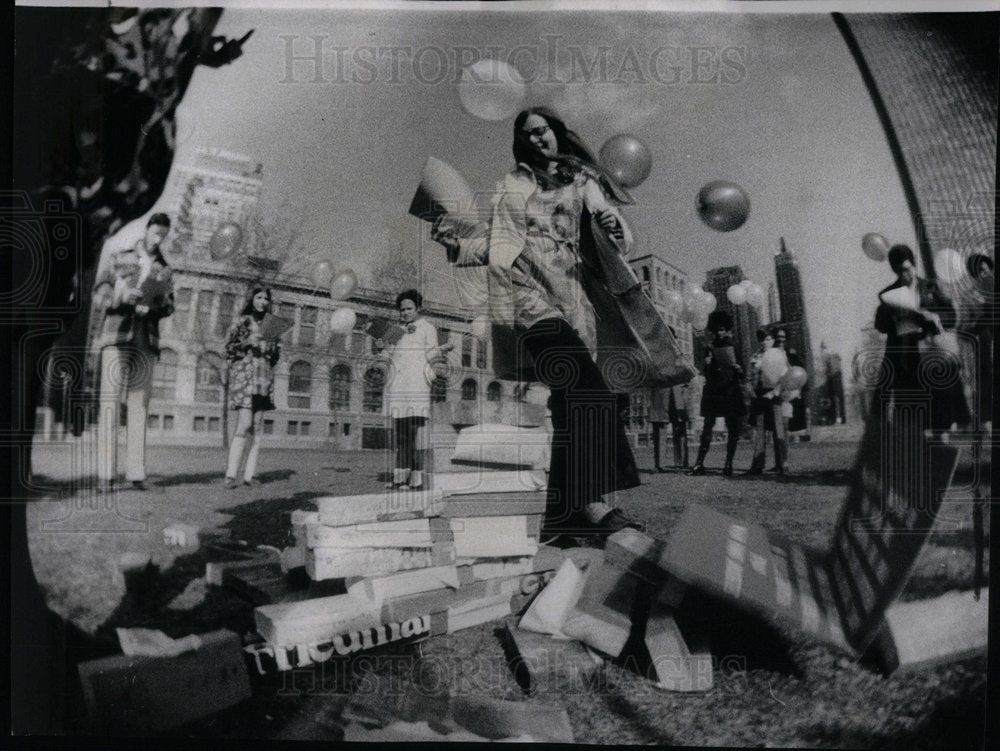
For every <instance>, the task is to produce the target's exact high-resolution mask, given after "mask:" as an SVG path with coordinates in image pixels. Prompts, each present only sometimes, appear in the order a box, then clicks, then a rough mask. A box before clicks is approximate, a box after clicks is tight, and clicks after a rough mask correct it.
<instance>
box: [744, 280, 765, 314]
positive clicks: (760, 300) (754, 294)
mask: <svg viewBox="0 0 1000 751" xmlns="http://www.w3.org/2000/svg"><path fill="white" fill-rule="evenodd" d="M744 289H745V290H746V295H747V302H748V303H750V304H751V305H753V306H754V307H755V308H757V307H760V306H761V305H763V304H764V290H763V289H761V287H760V285H759V284H757V283H756V282H750V283H749V284H747V285H746V286H745V287H744Z"/></svg>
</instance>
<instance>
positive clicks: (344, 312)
mask: <svg viewBox="0 0 1000 751" xmlns="http://www.w3.org/2000/svg"><path fill="white" fill-rule="evenodd" d="M357 320H358V317H357V316H356V315H355V314H354V311H353V310H351V309H350V308H338V309H337V310H335V311H333V313H332V314H331V316H330V331H332V332H333V333H335V334H346V333H348V332H350V331H351V330H352V329H353V328H354V324H355V323H357Z"/></svg>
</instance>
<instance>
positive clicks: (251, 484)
mask: <svg viewBox="0 0 1000 751" xmlns="http://www.w3.org/2000/svg"><path fill="white" fill-rule="evenodd" d="M243 484H244V485H246V486H247V487H248V488H253V487H257V486H258V485H260V480H258V479H257V478H256V477H251V478H250V479H249V480H244V481H243Z"/></svg>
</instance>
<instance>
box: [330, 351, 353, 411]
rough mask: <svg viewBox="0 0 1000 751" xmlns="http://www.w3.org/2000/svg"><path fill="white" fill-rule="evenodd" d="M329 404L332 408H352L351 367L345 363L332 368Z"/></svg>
mask: <svg viewBox="0 0 1000 751" xmlns="http://www.w3.org/2000/svg"><path fill="white" fill-rule="evenodd" d="M327 406H328V407H329V408H330V409H331V410H337V409H350V408H351V368H350V367H349V366H347V365H344V364H343V363H340V364H339V365H334V366H333V367H332V368H330V398H329V400H328V402H327Z"/></svg>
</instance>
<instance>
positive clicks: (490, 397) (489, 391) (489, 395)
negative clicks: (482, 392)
mask: <svg viewBox="0 0 1000 751" xmlns="http://www.w3.org/2000/svg"><path fill="white" fill-rule="evenodd" d="M502 396H503V386H501V385H500V383H498V382H497V381H490V385H489V386H487V387H486V401H488V402H498V401H500V399H501V397H502Z"/></svg>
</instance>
